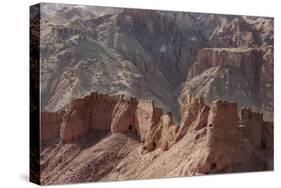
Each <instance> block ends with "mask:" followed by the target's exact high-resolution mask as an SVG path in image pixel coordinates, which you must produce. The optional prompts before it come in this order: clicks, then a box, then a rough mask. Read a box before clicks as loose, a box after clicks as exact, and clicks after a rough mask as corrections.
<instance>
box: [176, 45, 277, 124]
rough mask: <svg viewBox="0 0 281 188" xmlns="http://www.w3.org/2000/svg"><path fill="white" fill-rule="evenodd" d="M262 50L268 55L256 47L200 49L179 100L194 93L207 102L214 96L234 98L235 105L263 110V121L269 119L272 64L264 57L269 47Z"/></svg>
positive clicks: (225, 98)
mask: <svg viewBox="0 0 281 188" xmlns="http://www.w3.org/2000/svg"><path fill="white" fill-rule="evenodd" d="M266 49H267V53H268V56H265V55H264V52H263V51H264V50H265V49H260V48H248V49H237V48H236V49H234V48H203V49H200V50H199V51H198V53H197V57H196V61H195V63H194V64H193V65H192V67H191V68H190V71H189V74H188V78H187V81H186V84H185V85H184V87H183V89H182V92H181V100H182V101H184V100H185V97H186V96H188V95H194V96H202V97H203V98H204V100H205V102H206V103H207V104H210V103H211V102H212V101H213V100H216V99H223V100H227V101H235V102H236V103H237V105H238V107H239V108H241V107H243V106H247V107H251V108H253V109H255V110H257V111H261V112H264V113H265V114H264V118H265V119H266V120H272V111H273V108H272V107H273V104H272V103H271V102H270V101H272V98H273V93H272V83H273V82H272V80H271V79H272V78H273V74H272V72H270V70H272V64H270V63H269V62H270V61H267V60H266V61H265V60H264V59H270V57H271V55H272V53H271V51H270V48H266ZM270 54H271V55H270ZM265 62H267V63H265ZM265 80H267V81H265ZM266 101H267V102H266Z"/></svg>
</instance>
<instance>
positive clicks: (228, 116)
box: [182, 97, 273, 174]
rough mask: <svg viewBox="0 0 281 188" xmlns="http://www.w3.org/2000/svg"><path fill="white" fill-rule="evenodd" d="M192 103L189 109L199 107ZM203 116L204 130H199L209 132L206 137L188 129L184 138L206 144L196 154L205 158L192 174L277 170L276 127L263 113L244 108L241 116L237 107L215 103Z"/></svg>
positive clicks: (202, 144) (199, 161) (197, 164)
mask: <svg viewBox="0 0 281 188" xmlns="http://www.w3.org/2000/svg"><path fill="white" fill-rule="evenodd" d="M191 98H192V97H191ZM197 100H198V99H197ZM189 101H190V102H189V103H188V104H187V106H188V107H189V108H190V106H191V105H192V104H193V106H197V105H198V104H196V103H194V101H196V100H195V99H194V98H193V99H192V100H190V99H189ZM191 112H192V111H191ZM194 112H195V113H196V112H197V111H193V113H194ZM201 112H202V113H199V114H200V115H201V122H202V124H204V126H199V127H201V129H202V130H204V129H205V130H206V131H205V133H203V135H202V133H201V132H200V131H198V130H196V131H194V129H188V131H187V132H186V133H185V135H184V137H192V135H194V134H195V135H198V133H199V134H201V135H200V136H201V138H200V139H201V141H202V142H201V143H200V144H198V145H199V146H198V148H199V149H198V151H196V153H201V154H200V155H197V157H199V158H198V159H197V160H194V162H193V165H194V164H195V166H196V167H195V168H194V169H192V168H191V169H189V170H191V172H192V173H191V174H198V173H199V174H202V173H203V174H208V173H222V172H238V171H256V170H270V169H272V168H273V134H272V133H273V126H272V123H270V122H267V121H264V120H263V117H262V113H259V112H253V111H252V110H251V109H249V108H242V109H241V111H240V112H239V113H238V110H237V105H236V104H235V103H230V102H225V101H220V100H217V101H214V102H212V103H211V105H210V107H209V108H208V110H207V109H206V106H204V107H201ZM198 117H199V116H198ZM199 122H200V121H199ZM191 124H192V123H191ZM191 124H190V125H191ZM197 132H198V133H197ZM182 139H183V138H182ZM197 139H198V136H195V139H194V141H193V142H196V140H197ZM196 153H195V154H194V155H196Z"/></svg>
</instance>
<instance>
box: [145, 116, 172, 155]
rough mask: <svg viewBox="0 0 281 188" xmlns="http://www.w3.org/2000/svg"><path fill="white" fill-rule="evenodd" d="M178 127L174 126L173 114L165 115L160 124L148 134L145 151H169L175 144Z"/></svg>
mask: <svg viewBox="0 0 281 188" xmlns="http://www.w3.org/2000/svg"><path fill="white" fill-rule="evenodd" d="M177 132H178V126H177V125H175V124H174V122H173V119H172V113H167V114H163V115H162V116H161V117H160V122H159V123H157V124H156V125H155V126H154V127H153V128H152V129H151V130H149V132H148V136H147V139H146V140H145V143H144V146H143V150H145V151H147V152H150V151H153V150H154V149H156V148H161V150H162V151H167V150H168V149H169V148H171V147H172V145H174V143H175V137H176V134H177Z"/></svg>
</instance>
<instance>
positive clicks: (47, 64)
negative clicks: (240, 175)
mask: <svg viewBox="0 0 281 188" xmlns="http://www.w3.org/2000/svg"><path fill="white" fill-rule="evenodd" d="M41 9H42V14H41V18H40V73H41V74H40V83H41V88H40V89H41V90H40V92H41V151H40V155H41V160H40V164H41V177H40V178H41V183H42V184H61V183H77V182H85V181H109V180H129V179H144V178H159V177H174V176H186V175H200V174H214V173H227V172H245V171H262V170H272V169H273V19H272V18H266V17H251V16H232V15H219V14H200V13H184V12H172V11H158V10H136V9H123V8H110V7H87V6H76V5H54V6H52V5H51V4H48V5H46V4H42V6H41ZM93 91H96V92H93Z"/></svg>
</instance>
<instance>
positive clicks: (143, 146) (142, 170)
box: [41, 93, 273, 184]
mask: <svg viewBox="0 0 281 188" xmlns="http://www.w3.org/2000/svg"><path fill="white" fill-rule="evenodd" d="M99 105H100V106H99ZM105 111H106V112H107V113H104V112H105ZM181 111H182V112H181V113H182V114H181V116H182V118H181V122H180V125H176V124H174V122H173V118H172V113H166V114H163V112H162V110H161V109H158V108H156V107H155V106H154V104H153V102H152V101H142V100H139V101H138V100H137V99H135V98H130V99H123V98H122V96H108V95H104V94H97V93H92V94H91V95H90V96H86V97H84V98H83V99H76V100H73V101H72V102H71V104H70V105H69V107H68V108H67V110H66V111H65V112H64V116H63V121H62V123H61V124H60V125H61V129H60V137H58V136H57V135H55V134H53V137H49V139H48V140H45V141H43V142H42V148H41V171H42V173H41V181H42V184H61V183H78V182H85V181H86V182H90V181H112V180H130V179H144V178H160V177H175V176H191V175H200V174H215V173H228V172H245V171H263V170H272V169H273V125H272V123H271V122H267V121H264V120H263V117H262V113H257V112H252V111H251V109H249V108H242V109H241V110H240V111H238V109H237V105H236V104H235V103H229V102H225V101H219V100H217V101H213V102H212V103H211V105H210V106H208V105H205V104H204V103H203V99H202V98H195V97H188V98H187V99H186V101H185V102H184V104H183V107H182V110H181ZM58 113H59V114H61V113H62V112H58ZM55 114H56V112H53V114H51V113H47V114H46V113H45V114H44V116H42V117H43V118H47V119H48V118H49V117H48V115H49V116H51V117H54V116H55ZM110 117H111V118H110ZM52 122H53V123H54V124H57V122H56V121H52ZM57 125H59V124H57ZM90 125H91V126H90ZM101 125H103V126H101ZM41 131H42V132H45V134H46V133H48V132H49V131H50V132H52V131H53V128H52V127H51V126H49V127H45V129H44V130H41Z"/></svg>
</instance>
